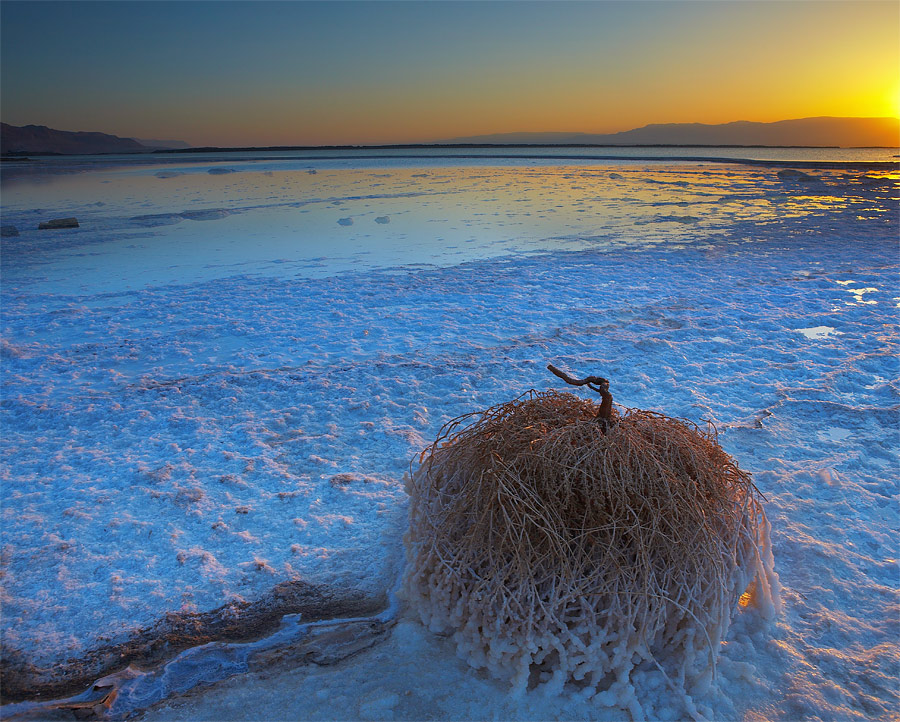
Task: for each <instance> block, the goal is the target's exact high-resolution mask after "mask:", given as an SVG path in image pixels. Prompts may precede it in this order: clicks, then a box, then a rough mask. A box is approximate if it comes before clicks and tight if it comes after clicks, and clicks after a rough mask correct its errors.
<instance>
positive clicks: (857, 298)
mask: <svg viewBox="0 0 900 722" xmlns="http://www.w3.org/2000/svg"><path fill="white" fill-rule="evenodd" d="M844 290H845V291H846V292H847V293H852V294H853V302H854V303H867V304H875V303H878V301H865V300H863V294H864V293H878V289H877V288H872V287H869V288H845V289H844ZM847 305H848V306H852V305H853V303H851V302H850V301H847Z"/></svg>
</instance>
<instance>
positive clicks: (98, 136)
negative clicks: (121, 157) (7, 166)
mask: <svg viewBox="0 0 900 722" xmlns="http://www.w3.org/2000/svg"><path fill="white" fill-rule="evenodd" d="M151 150H153V148H148V147H147V146H145V145H142V144H141V143H138V142H137V141H136V140H134V139H133V138H120V137H118V136H117V135H108V134H106V133H83V132H72V131H68V130H54V129H53V128H48V127H47V126H45V125H23V126H17V125H9V124H8V123H0V153H2V154H3V155H7V154H10V153H13V154H15V153H20V154H24V153H61V154H65V155H71V154H81V153H146V152H149V151H151Z"/></svg>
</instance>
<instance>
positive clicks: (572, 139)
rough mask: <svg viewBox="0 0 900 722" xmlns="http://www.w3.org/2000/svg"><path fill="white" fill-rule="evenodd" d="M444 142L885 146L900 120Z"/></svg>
mask: <svg viewBox="0 0 900 722" xmlns="http://www.w3.org/2000/svg"><path fill="white" fill-rule="evenodd" d="M439 142H442V143H497V144H505V143H508V144H514V143H521V144H527V145H534V144H539V145H562V144H565V145H570V144H584V145H687V146H702V145H718V146H795V147H798V146H805V147H842V148H853V147H855V148H863V147H884V148H895V147H898V145H900V119H897V118H839V117H833V116H820V117H816V118H796V119H791V120H778V121H774V122H771V123H761V122H756V121H748V120H736V121H731V122H729V123H651V124H649V125H645V126H642V127H640V128H633V129H631V130H624V131H620V132H618V133H582V132H575V133H565V132H558V131H553V132H547V133H528V132H516V133H493V134H486V135H473V136H463V137H459V138H452V139H449V140H445V141H439Z"/></svg>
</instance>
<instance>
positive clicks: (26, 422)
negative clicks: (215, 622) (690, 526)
mask: <svg viewBox="0 0 900 722" xmlns="http://www.w3.org/2000/svg"><path fill="white" fill-rule="evenodd" d="M228 167H230V168H235V169H237V170H239V172H237V173H230V174H218V175H216V174H213V175H210V174H209V173H207V172H206V170H207V169H208V168H203V169H202V172H201V171H200V169H196V168H195V169H194V170H196V171H197V172H192V171H190V169H185V171H184V172H183V174H182V175H179V176H173V177H166V178H160V177H157V176H156V174H157V173H158V172H160V171H159V169H153V168H139V169H132V170H129V171H116V172H107V171H104V172H97V173H93V174H85V175H84V176H60V177H56V178H53V179H52V180H49V181H47V182H44V183H42V184H35V183H23V184H15V185H13V187H12V188H11V189H9V188H7V187H6V186H5V187H4V198H3V203H4V209H3V210H4V223H14V224H16V225H17V226H18V227H19V228H20V231H21V233H22V235H21V236H20V237H19V238H16V239H10V242H7V241H4V247H3V256H2V264H3V267H2V270H3V287H2V295H3V298H2V300H3V308H2V324H3V333H2V337H3V341H2V373H3V384H4V393H3V401H2V407H0V408H2V418H3V439H2V449H3V459H4V465H3V469H2V488H3V508H2V512H0V513H2V521H3V531H2V548H0V565H2V566H0V569H2V574H3V577H2V580H3V595H4V596H3V600H2V602H3V623H2V624H3V628H2V632H3V643H4V646H5V647H7V648H14V649H20V650H22V651H23V652H25V653H26V654H27V655H29V656H30V657H31V658H32V659H34V660H35V661H36V662H38V663H54V662H58V661H60V660H64V659H66V658H68V657H73V656H78V655H80V654H83V653H84V652H85V651H86V650H88V649H90V648H91V647H92V646H95V645H96V644H98V643H102V642H106V641H110V642H114V641H119V640H122V639H124V638H126V637H127V636H128V634H129V632H130V631H132V630H134V629H137V628H140V627H143V626H147V625H149V624H151V623H152V622H153V621H154V620H155V619H156V618H158V617H159V616H160V615H162V614H164V613H165V612H166V611H172V610H192V609H193V610H201V611H202V610H208V609H212V608H214V607H217V606H219V605H221V604H223V603H225V602H227V601H229V600H240V599H252V598H255V597H257V596H259V595H261V594H263V593H264V592H265V591H267V590H268V589H270V588H271V587H272V586H273V585H274V584H276V583H277V582H279V581H282V580H284V579H291V578H301V579H305V580H309V581H317V582H327V583H331V584H336V585H343V586H354V587H360V588H363V589H365V590H370V591H372V592H373V593H374V592H379V591H383V590H385V589H386V588H388V587H390V586H391V584H392V581H393V579H395V578H396V575H397V573H398V571H399V566H400V563H401V558H402V541H401V538H402V533H403V529H404V525H405V513H406V510H405V497H404V493H403V490H402V483H401V481H402V475H403V473H404V472H405V471H406V470H407V469H408V466H409V462H410V460H411V459H412V458H414V457H415V456H416V455H417V454H418V452H419V451H420V450H421V449H422V448H423V447H424V446H425V445H426V444H427V443H428V441H429V440H430V439H431V438H433V437H434V436H435V434H436V432H437V430H438V428H439V427H440V426H441V424H442V423H444V422H445V421H446V420H448V419H450V418H452V417H454V416H456V415H459V414H461V413H465V412H467V411H471V410H474V409H479V408H485V407H487V406H489V405H492V404H494V403H497V402H499V401H504V400H508V399H509V398H511V397H513V396H515V395H518V394H519V393H521V392H522V391H524V390H526V389H528V388H530V387H533V386H534V387H537V388H549V387H551V386H552V385H553V382H554V381H555V379H553V378H552V377H550V376H549V374H548V373H547V372H546V371H545V370H544V366H545V364H546V362H548V361H553V362H554V363H558V364H560V365H564V366H567V367H569V368H571V369H572V370H574V371H576V372H580V371H583V372H585V373H588V372H592V373H603V374H604V375H605V376H607V377H609V378H611V379H612V380H613V392H614V395H615V397H616V400H617V401H619V402H621V403H624V404H627V405H629V406H638V407H641V408H650V409H659V410H661V411H664V412H666V413H668V414H671V415H680V416H684V417H687V418H689V419H692V420H696V421H699V420H700V419H706V418H709V419H712V420H713V421H714V422H715V423H716V424H717V425H718V426H719V429H720V441H721V442H722V444H723V445H724V446H725V448H726V450H727V451H728V452H729V453H731V454H733V455H734V456H735V457H736V458H737V459H738V461H739V463H740V465H741V466H742V467H743V468H746V469H748V470H750V471H751V472H753V473H754V478H755V481H756V483H757V485H758V486H759V488H760V489H761V491H762V492H763V493H764V494H765V495H766V497H767V499H768V503H767V505H766V510H767V513H768V515H769V519H770V521H771V522H772V524H773V542H774V546H775V554H776V564H777V569H778V571H779V574H780V576H781V581H782V584H783V585H784V587H785V589H784V592H783V594H784V600H785V609H784V612H783V614H782V616H781V618H780V619H779V620H778V622H777V624H776V626H775V627H774V628H773V629H768V630H767V629H765V628H764V627H763V626H762V623H761V622H760V621H759V620H758V619H756V618H755V617H754V612H753V610H742V611H741V612H739V614H738V617H737V620H736V623H735V625H734V626H733V628H732V632H731V634H730V635H729V641H728V643H727V644H726V645H725V647H724V648H723V656H722V663H721V669H720V672H721V673H722V675H723V679H722V680H720V685H719V688H718V690H713V691H712V692H711V693H710V695H709V698H708V699H707V700H705V701H703V704H704V705H706V706H707V707H708V709H709V710H710V711H711V712H712V713H713V716H714V717H715V718H734V717H741V716H743V714H744V711H745V710H749V711H748V712H747V714H750V715H751V716H752V715H754V714H755V715H762V716H765V717H769V718H778V719H798V718H810V719H811V718H816V717H819V718H841V719H853V718H865V719H870V718H872V717H878V716H884V715H886V714H887V713H888V711H889V710H891V709H893V708H894V707H895V706H896V704H897V702H898V700H897V695H896V670H897V664H898V654H897V646H896V641H897V631H898V630H897V624H896V614H895V613H894V612H892V610H895V609H896V604H897V601H898V599H897V597H898V593H897V586H898V584H897V579H898V571H900V568H898V563H897V556H896V555H897V549H896V541H895V536H894V530H895V529H896V527H897V522H898V517H897V488H896V478H897V471H898V468H897V455H896V451H897V447H898V445H897V441H898V439H897V409H898V373H897V371H898V369H897V360H896V359H897V328H896V323H897V304H898V296H900V293H898V283H897V271H898V262H897V257H896V241H897V189H896V185H895V181H892V180H891V179H886V178H884V177H876V176H873V175H871V174H870V176H868V177H867V176H863V175H860V174H856V175H853V174H847V173H842V172H837V171H822V172H815V171H810V170H807V172H808V173H809V174H811V175H814V176H816V177H817V178H818V180H815V181H812V182H810V181H803V182H800V181H795V180H791V179H788V180H783V179H779V178H778V176H777V174H776V173H775V171H774V170H771V171H769V170H763V171H761V170H758V169H752V170H744V169H736V168H733V167H728V168H721V167H717V166H714V165H691V166H680V167H674V166H662V167H659V166H656V167H648V166H643V165H627V164H626V165H621V164H620V165H617V166H615V169H614V170H615V172H614V173H613V172H612V171H613V168H612V167H603V166H597V165H592V166H589V167H588V166H553V165H547V166H545V167H535V166H525V167H519V166H516V167H497V166H490V167H460V168H447V167H441V168H433V169H422V168H403V167H384V168H376V169H371V168H364V169H356V170H352V171H351V170H342V169H333V168H320V169H319V170H318V172H317V173H316V174H310V173H307V172H306V169H305V168H304V169H303V170H302V171H288V170H283V169H279V167H278V166H277V164H272V165H270V166H268V167H263V166H260V165H259V164H256V165H251V164H246V166H242V165H241V164H232V163H229V164H228ZM166 170H167V171H170V172H171V171H172V168H171V167H167V168H166ZM267 174H271V175H267ZM614 176H618V177H614ZM107 181H108V182H107ZM171 184H180V185H171ZM98 199H102V200H98ZM98 202H99V203H104V204H105V205H103V206H97V205H96V203H98ZM39 208H40V209H41V210H40V211H38V210H37V209H39ZM51 208H52V213H50V215H49V217H61V216H68V215H76V216H77V217H78V218H79V222H80V223H81V224H82V227H81V228H79V229H77V230H73V231H57V232H47V231H44V232H39V231H36V230H31V228H30V226H31V225H33V226H34V227H36V225H37V222H38V221H39V220H46V218H47V217H48V212H49V211H48V209H51ZM304 211H305V213H304ZM198 212H199V213H200V215H197V213H198ZM191 214H193V216H192V215H191ZM137 217H153V218H156V219H168V221H171V222H168V221H166V222H162V221H160V222H159V223H158V224H156V225H154V223H155V221H154V222H151V223H148V222H146V221H135V220H134V219H135V218H137ZM385 217H388V218H389V220H390V222H389V223H383V222H381V221H379V219H380V218H385ZM344 218H352V219H353V224H352V225H349V224H348V225H343V224H341V223H340V222H339V221H340V220H341V219H344ZM688 218H690V219H691V220H686V219H688ZM32 221H33V223H32ZM13 241H14V242H13ZM466 241H469V242H468V243H467V242H466ZM453 245H457V247H456V248H452V247H451V246H453ZM238 274H240V275H238ZM399 629H400V630H401V631H402V633H400V634H395V635H394V638H393V639H392V640H391V642H390V644H391V645H393V647H396V648H397V649H396V650H395V651H396V654H398V655H401V656H403V655H406V656H408V657H409V660H410V661H409V669H408V670H407V674H406V676H405V677H404V676H403V674H398V675H393V676H392V677H390V678H388V677H385V676H382V675H380V674H378V673H377V670H378V669H382V668H387V667H388V666H389V665H386V664H385V663H384V661H383V660H381V657H378V655H385V654H388V652H389V651H390V650H388V649H380V651H372V652H370V653H365V654H363V655H361V656H359V657H357V658H354V660H355V661H354V660H350V661H348V662H345V663H344V664H343V665H342V666H340V667H339V668H336V669H335V670H334V671H328V670H318V671H315V674H313V672H309V671H307V672H304V671H303V670H299V671H295V672H294V677H293V681H292V682H291V684H295V685H297V686H298V689H299V688H301V687H302V686H303V685H312V686H313V687H315V686H316V685H326V687H322V688H328V689H332V688H336V687H338V686H340V687H344V688H345V689H344V691H343V692H342V695H343V698H345V699H344V701H343V702H341V703H340V704H335V703H334V700H335V698H334V696H333V695H331V696H322V695H317V694H311V695H308V696H303V697H302V698H303V699H305V700H306V702H304V704H305V705H307V706H306V707H305V708H303V709H304V711H305V713H304V715H303V716H305V717H308V718H346V719H354V718H372V719H378V718H385V717H389V716H394V717H400V718H410V719H412V718H422V717H427V716H429V715H430V716H437V717H441V718H460V719H462V718H475V717H486V716H490V715H493V714H495V713H496V714H499V715H500V716H504V715H507V716H515V717H522V716H529V715H530V716H532V717H534V716H537V717H547V718H550V717H558V718H566V717H567V716H568V717H571V716H577V717H586V716H592V715H594V716H596V718H598V719H602V718H603V715H605V714H612V716H613V717H614V716H615V714H614V711H613V712H612V713H610V710H608V709H607V710H606V711H602V710H600V709H597V710H596V714H594V713H592V712H590V709H593V708H588V707H585V708H584V709H583V710H582V709H581V708H580V707H579V708H578V709H577V710H576V708H575V707H571V705H570V703H568V702H566V703H563V702H560V701H558V700H557V701H553V700H551V701H546V700H544V701H540V700H531V701H529V700H527V699H526V700H525V701H521V702H516V703H513V702H510V701H508V700H507V701H504V697H503V692H502V689H500V688H499V687H498V686H496V685H495V684H494V683H493V682H491V681H490V680H484V679H481V678H479V677H478V676H477V675H476V674H475V673H471V672H468V671H467V670H466V669H465V667H464V666H461V663H456V662H452V663H450V662H448V661H447V660H448V659H449V658H452V650H448V649H444V646H446V645H444V643H443V642H440V641H439V640H434V639H432V638H429V636H428V635H427V633H425V632H424V631H423V630H421V628H420V627H417V625H416V623H414V622H412V621H410V620H403V621H402V622H401V625H400V627H399ZM393 647H391V649H393ZM441 670H443V671H441ZM417 674H418V675H419V678H420V679H421V680H422V682H421V684H420V679H419V678H417V677H416V675H417ZM441 674H443V675H444V676H445V678H446V679H447V680H451V682H450V684H453V685H455V686H456V687H457V688H458V689H463V690H466V694H465V695H457V696H454V695H447V694H446V692H443V693H439V692H434V693H433V694H432V695H431V696H429V695H428V694H427V693H426V692H424V691H423V690H425V689H427V688H428V687H430V686H431V684H426V682H427V680H429V679H431V677H432V676H435V677H436V678H437V679H440V677H441ZM328 675H334V676H333V677H328ZM411 678H412V679H411ZM361 679H366V680H369V681H368V682H367V684H366V685H357V687H358V689H357V691H356V692H354V691H353V690H354V685H353V684H352V683H351V684H348V680H361ZM657 682H658V680H654V679H653V678H652V676H648V678H647V680H646V689H644V690H643V698H644V699H646V700H647V701H648V708H649V709H650V710H655V714H656V716H657V718H660V719H665V718H670V717H671V718H676V717H678V716H679V715H680V714H683V713H682V712H680V711H679V710H677V709H671V710H670V709H669V708H668V707H667V706H666V702H665V699H666V695H665V690H664V689H661V688H659V687H658V686H657ZM229 684H230V685H231V688H234V687H235V684H237V683H229ZM246 684H247V685H248V689H250V688H251V687H252V684H254V683H253V682H252V680H248V681H247V683H246ZM329 685H330V686H329ZM404 685H405V686H404ZM466 685H469V686H466ZM238 686H240V685H239V684H238ZM445 687H446V685H445ZM304 688H305V687H304ZM412 688H415V690H418V691H414V693H413V701H409V697H410V695H409V694H406V693H407V692H408V691H409V690H410V689H412ZM373 689H377V690H381V692H382V693H383V694H381V695H380V696H377V695H376V697H377V698H378V699H381V697H384V700H386V701H384V700H382V701H383V704H382V703H379V704H375V702H376V701H377V699H376V697H373V696H372V695H373V694H374V692H373ZM476 690H477V691H476ZM492 690H493V691H492ZM234 694H237V695H238V697H240V694H241V692H239V691H234ZM335 694H336V693H335ZM392 695H393V696H392ZM463 697H465V699H463ZM473 700H478V702H475V701H473ZM233 701H234V700H233V699H232V702H233ZM198 704H200V705H201V706H200V707H198V708H196V709H194V712H195V713H196V714H195V715H194V716H197V715H198V714H199V715H200V716H201V717H203V715H204V714H205V715H206V716H205V718H212V717H216V716H217V715H216V714H213V713H212V710H213V707H203V706H202V704H204V703H203V702H202V700H201V701H200V702H198ZM205 704H207V705H213V704H214V702H213V701H212V700H207V701H206V702H205ZM220 704H222V705H226V704H228V703H227V702H226V701H222V702H221V703H220ZM572 704H575V703H574V702H573V703H572ZM272 705H274V706H277V701H274V700H273V702H272ZM373 705H374V706H373ZM492 705H493V706H492ZM504 705H506V706H504ZM509 705H512V706H509ZM515 705H519V706H515ZM523 705H524V706H523ZM528 705H532V706H531V707H529V706H528ZM554 705H556V706H555V707H554ZM363 707H365V709H364V708H363ZM177 709H178V708H177V705H176V706H175V707H173V710H175V712H173V714H176V715H177V713H178V712H177ZM296 709H297V707H296V702H295V701H294V702H292V707H291V710H293V711H292V712H291V714H294V715H296V714H297V713H296ZM235 710H240V707H239V706H237V707H235ZM528 710H531V712H530V713H529V712H528ZM554 710H555V711H554ZM579 710H580V711H579ZM219 711H220V712H222V710H219ZM183 712H184V710H183V709H182V713H183ZM276 712H277V710H276V709H275V708H274V707H273V710H272V713H271V715H270V716H272V715H274V717H273V718H277V714H276ZM426 713H427V714H426ZM158 714H160V715H162V717H165V711H164V710H163V711H159V712H158ZM222 714H224V712H222ZM236 714H237V713H236ZM232 716H234V715H232ZM238 716H239V715H238ZM221 718H223V719H224V718H228V717H227V716H226V717H221Z"/></svg>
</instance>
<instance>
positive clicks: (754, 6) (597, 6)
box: [0, 0, 900, 146]
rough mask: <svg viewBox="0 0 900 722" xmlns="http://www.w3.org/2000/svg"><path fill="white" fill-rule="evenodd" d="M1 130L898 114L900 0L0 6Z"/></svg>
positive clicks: (429, 125)
mask: <svg viewBox="0 0 900 722" xmlns="http://www.w3.org/2000/svg"><path fill="white" fill-rule="evenodd" d="M0 27H2V86H0V92H2V98H0V100H2V104H0V114H2V120H3V121H4V122H6V123H11V124H13V125H25V124H29V123H34V124H38V125H48V126H50V127H52V128H58V129H62V130H93V131H102V132H106V133H113V134H115V135H120V136H126V137H137V138H145V139H178V140H184V141H187V142H189V143H191V144H193V145H218V146H239V145H292V144H295V145H318V144H331V143H335V144H365V143H392V142H428V141H434V140H441V139H447V138H454V137H459V136H466V135H475V134H484V133H500V132H513V131H582V132H597V133H607V132H616V131H620V130H628V129H630V128H634V127H638V126H642V125H646V124H648V123H669V122H704V123H721V122H728V121H733V120H755V121H775V120H782V119H788V118H803V117H810V116H822V115H833V116H897V115H898V113H900V110H898V103H900V100H898V95H900V3H897V2H895V1H894V0H889V1H887V2H865V1H864V0H852V1H850V2H819V1H815V0H812V1H803V2H763V1H756V2H725V1H721V2H716V1H707V2H680V1H677V0H675V1H671V2H571V3H570V2H378V1H375V2H312V3H307V2H12V1H8V0H3V1H2V3H0Z"/></svg>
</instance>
